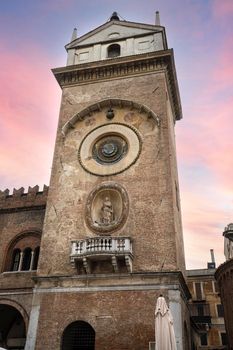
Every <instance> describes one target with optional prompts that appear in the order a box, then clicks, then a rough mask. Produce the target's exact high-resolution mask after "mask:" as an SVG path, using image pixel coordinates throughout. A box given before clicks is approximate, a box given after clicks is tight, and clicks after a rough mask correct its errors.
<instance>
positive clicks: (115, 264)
mask: <svg viewBox="0 0 233 350" xmlns="http://www.w3.org/2000/svg"><path fill="white" fill-rule="evenodd" d="M132 259H133V250H132V241H131V239H130V238H129V237H110V236H107V237H104V236H101V237H93V238H86V239H81V240H76V241H72V249H71V255H70V261H71V264H72V265H73V266H74V267H76V266H77V264H80V263H81V264H82V265H83V267H84V269H85V272H86V273H88V274H89V273H92V268H91V265H92V263H93V262H95V263H96V262H97V263H99V264H101V262H103V261H111V264H112V268H113V271H114V272H120V266H122V262H123V264H124V265H125V266H126V268H127V271H128V272H132ZM119 263H120V264H119Z"/></svg>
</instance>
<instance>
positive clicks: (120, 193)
mask: <svg viewBox="0 0 233 350" xmlns="http://www.w3.org/2000/svg"><path fill="white" fill-rule="evenodd" d="M106 197H108V198H109V199H110V201H111V203H112V211H113V217H112V220H111V221H110V222H108V223H107V224H106V223H105V222H101V214H100V212H101V209H102V205H103V204H102V203H103V200H104V199H105V198H106ZM128 212H129V200H128V195H127V192H126V190H125V189H124V188H123V187H122V186H120V185H119V184H117V183H115V182H104V183H101V184H100V185H99V186H97V187H95V188H94V189H93V190H92V192H91V193H90V195H89V196H88V199H87V203H86V215H85V217H86V223H87V225H88V227H89V228H90V229H91V230H93V231H97V232H98V233H99V234H101V233H102V234H106V233H110V232H112V231H115V230H116V229H119V227H122V225H123V224H124V223H125V221H126V219H127V216H128Z"/></svg>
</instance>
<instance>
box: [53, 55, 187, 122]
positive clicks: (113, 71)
mask: <svg viewBox="0 0 233 350" xmlns="http://www.w3.org/2000/svg"><path fill="white" fill-rule="evenodd" d="M161 70H164V71H166V72H167V78H168V84H169V90H170V94H171V97H172V101H173V107H174V111H175V117H176V120H179V119H181V118H182V109H181V102H180V95H179V90H178V83H177V77H176V70H175V63H174V56H173V50H172V49H170V50H164V51H157V52H151V53H146V54H145V53H144V54H139V55H132V56H127V57H118V58H115V59H112V60H110V61H108V60H106V61H98V62H93V63H86V64H79V65H73V66H68V67H62V68H56V69H53V70H52V71H53V74H54V75H55V77H56V79H57V81H58V83H59V85H60V86H61V87H62V88H63V87H67V86H73V85H82V84H87V83H88V84H89V83H95V82H97V81H103V80H110V79H111V80H112V79H119V78H126V77H130V76H135V75H145V74H150V73H153V72H155V71H161Z"/></svg>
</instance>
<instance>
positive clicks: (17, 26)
mask: <svg viewBox="0 0 233 350" xmlns="http://www.w3.org/2000/svg"><path fill="white" fill-rule="evenodd" d="M20 4H21V6H19V2H18V1H16V0H12V1H10V2H5V3H1V4H0V13H1V15H0V43H1V45H0V61H1V71H0V79H1V80H0V81H1V89H0V102H1V103H0V117H1V118H0V148H1V152H0V166H1V172H0V188H1V189H2V190H4V189H5V188H9V189H10V190H11V191H12V190H13V188H14V187H15V188H19V187H21V186H24V187H25V189H27V187H28V186H34V185H36V184H39V185H40V187H41V188H42V186H43V184H44V183H45V184H48V183H49V176H50V170H51V162H52V156H53V147H54V142H55V134H56V125H57V119H58V115H59V105H60V95H61V92H60V88H59V87H58V85H57V83H56V81H55V79H54V77H53V75H52V73H51V71H50V69H51V68H52V67H56V66H62V65H65V62H66V55H65V51H64V48H63V47H64V45H65V44H66V43H67V42H68V41H69V39H70V35H71V32H72V29H73V27H75V26H78V33H79V34H80V35H81V34H83V33H84V32H85V31H88V30H91V29H93V28H94V27H95V26H98V25H100V24H102V23H103V22H105V21H106V20H107V19H108V18H109V16H110V15H111V13H112V11H114V10H117V11H118V12H119V13H120V14H121V15H122V17H124V18H125V19H127V20H129V21H139V22H145V23H153V21H154V14H153V13H154V12H155V11H156V10H158V9H159V10H160V12H161V21H162V24H163V25H165V26H166V28H167V37H168V43H169V46H170V47H173V48H174V50H175V59H176V66H177V75H178V80H179V85H180V93H181V100H182V106H183V115H184V118H183V119H182V120H181V121H179V122H177V125H176V139H177V153H178V167H179V176H180V191H181V204H182V213H183V215H182V216H183V232H184V240H185V251H186V263H187V267H188V268H201V267H206V263H207V261H209V260H210V254H209V250H210V249H211V248H214V250H215V255H216V260H217V264H220V263H221V262H222V261H223V259H224V257H223V238H222V231H223V228H224V226H226V225H227V224H228V223H230V222H232V221H233V176H232V169H233V157H232V150H233V137H232V133H233V112H232V109H233V108H232V107H233V65H232V62H233V39H232V38H233V35H232V32H233V2H232V0H206V1H203V0H180V1H179V2H176V1H175V2H174V1H169V0H165V1H162V0H159V1H157V2H156V4H155V3H154V1H152V0H148V6H147V7H145V6H144V5H143V3H142V2H141V1H140V0H134V1H133V0H130V1H128V2H125V1H123V0H119V3H117V6H116V4H115V2H113V1H112V0H110V1H106V0H101V1H98V2H96V3H95V4H90V3H88V4H87V3H86V2H85V1H83V0H81V1H79V4H77V2H76V1H73V0H70V1H64V0H59V1H57V0H56V1H55V0H49V1H45V0H41V1H35V2H31V1H29V0H21V2H20ZM155 6H156V8H155ZM116 7H117V8H116Z"/></svg>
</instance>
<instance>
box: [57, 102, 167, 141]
mask: <svg viewBox="0 0 233 350" xmlns="http://www.w3.org/2000/svg"><path fill="white" fill-rule="evenodd" d="M114 107H116V108H130V109H131V110H137V111H138V112H139V113H145V114H147V116H148V117H150V118H152V119H153V120H154V122H155V124H156V125H157V126H159V125H160V119H159V117H158V115H157V114H156V113H154V112H153V111H152V110H151V109H150V108H149V107H147V106H145V105H143V104H140V103H137V102H134V101H129V100H123V99H118V98H111V99H105V100H101V101H98V102H96V103H94V104H92V105H90V106H88V107H87V108H84V109H83V110H82V111H80V112H78V113H75V114H74V115H73V116H72V117H71V118H70V119H69V120H68V121H67V122H66V123H65V124H64V126H63V128H62V135H63V136H64V137H65V136H66V135H67V133H68V132H69V130H71V129H73V128H74V127H75V125H76V123H77V122H79V121H82V120H84V119H85V118H86V117H89V116H91V115H92V114H93V113H95V112H100V111H102V110H106V111H107V110H108V109H110V110H111V109H112V108H114Z"/></svg>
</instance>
